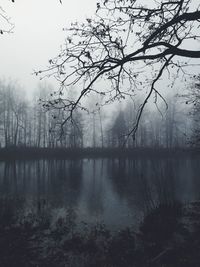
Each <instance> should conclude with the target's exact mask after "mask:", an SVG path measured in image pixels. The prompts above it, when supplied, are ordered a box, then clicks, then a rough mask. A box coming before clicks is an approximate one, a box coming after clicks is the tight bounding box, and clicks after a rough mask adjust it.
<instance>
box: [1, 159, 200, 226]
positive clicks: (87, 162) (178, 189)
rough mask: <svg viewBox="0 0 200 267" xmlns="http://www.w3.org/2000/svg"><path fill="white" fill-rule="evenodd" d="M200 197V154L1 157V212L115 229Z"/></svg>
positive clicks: (131, 224) (134, 223)
mask: <svg viewBox="0 0 200 267" xmlns="http://www.w3.org/2000/svg"><path fill="white" fill-rule="evenodd" d="M198 199H200V157H197V156H195V157H192V158H189V157H182V158H175V157H174V158H158V157H157V158H154V159H147V158H137V159H83V160H55V159H54V160H52V159H51V160H45V159H44V160H32V161H31V160H29V161H28V160H27V161H22V160H21V161H12V162H10V161H7V162H3V161H2V162H0V205H1V212H2V211H3V210H6V211H9V212H10V213H11V214H12V213H13V214H14V213H15V214H16V213H17V214H18V215H19V214H21V215H26V214H28V213H29V212H33V213H41V212H43V211H45V212H48V213H50V214H51V215H53V216H52V217H53V218H54V219H55V220H56V219H57V218H58V217H59V216H63V214H65V212H66V210H69V209H72V210H73V211H75V214H76V220H77V221H78V222H79V221H85V222H87V223H98V222H101V223H105V224H106V226H107V227H109V228H110V229H118V228H122V227H126V226H133V227H137V225H138V223H139V222H140V220H141V218H142V217H143V216H144V214H146V213H147V212H148V210H150V209H151V208H153V207H155V206H156V205H158V204H159V203H165V202H171V201H179V202H183V203H185V202H186V203H187V202H189V201H193V200H198Z"/></svg>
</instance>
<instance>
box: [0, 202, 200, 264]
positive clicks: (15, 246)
mask: <svg viewBox="0 0 200 267" xmlns="http://www.w3.org/2000/svg"><path fill="white" fill-rule="evenodd" d="M4 201H5V200H1V210H0V212H1V219H0V266H4V267H7V266H9V267H10V266H13V267H18V266H27V267H28V266H38V267H40V266H41V267H42V266H55V267H56V266H58V267H59V266H73V267H75V266H85V267H86V266H87V267H90V266H99V267H104V266H110V267H114V266H116V267H124V266H130V267H133V266H137V267H139V266H141V267H142V266H144V267H146V266H152V267H153V266H154V267H155V266H156V267H157V266H158V267H160V266H165V267H172V266H174V267H179V266H180V267H189V266H193V267H197V266H199V260H200V258H199V257H200V256H199V253H198V251H199V248H200V240H199V234H200V233H199V231H200V224H199V216H200V213H199V212H200V206H199V202H195V203H192V204H191V205H190V206H182V205H181V204H179V203H168V204H160V205H158V206H157V207H155V208H154V209H153V210H150V211H149V212H148V214H147V215H146V216H145V217H144V219H143V221H142V222H141V225H140V227H139V229H138V230H137V231H133V229H131V228H126V229H122V230H120V231H117V232H111V231H110V230H108V229H106V227H105V226H104V225H102V224H98V225H93V226H91V225H87V224H85V223H84V222H82V223H79V224H77V223H76V214H75V213H74V211H73V210H71V209H69V210H67V213H66V215H65V216H63V217H60V218H57V219H56V220H54V222H53V218H52V217H51V215H50V214H49V213H48V211H45V210H37V212H36V213H33V212H29V213H27V214H26V215H23V216H19V215H17V214H12V213H11V212H10V210H9V205H8V203H7V205H5V203H4ZM12 204H13V203H12V200H10V205H12ZM5 206H6V208H5ZM188 219H190V222H189V223H188Z"/></svg>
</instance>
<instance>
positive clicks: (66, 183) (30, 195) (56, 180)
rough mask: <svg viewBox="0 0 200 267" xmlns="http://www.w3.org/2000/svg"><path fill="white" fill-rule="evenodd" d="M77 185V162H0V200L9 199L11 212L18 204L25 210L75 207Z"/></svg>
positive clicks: (79, 177) (79, 163)
mask: <svg viewBox="0 0 200 267" xmlns="http://www.w3.org/2000/svg"><path fill="white" fill-rule="evenodd" d="M81 183H82V161H81V160H76V161H66V160H37V161H6V162H1V163H0V193H1V199H2V198H4V199H7V200H8V199H12V202H13V204H12V205H11V209H12V208H13V210H14V209H15V208H16V207H15V203H19V202H20V203H21V206H22V203H23V206H24V207H26V209H27V208H28V206H29V208H30V207H32V208H33V209H38V210H41V209H45V208H49V207H51V208H57V207H69V206H72V207H73V208H75V207H76V206H77V204H78V202H79V197H80V191H81V187H82V186H81ZM22 200H23V201H22ZM5 205H7V204H5ZM12 206H13V207H12ZM18 208H19V207H18ZM21 208H22V207H21ZM24 209H25V208H24Z"/></svg>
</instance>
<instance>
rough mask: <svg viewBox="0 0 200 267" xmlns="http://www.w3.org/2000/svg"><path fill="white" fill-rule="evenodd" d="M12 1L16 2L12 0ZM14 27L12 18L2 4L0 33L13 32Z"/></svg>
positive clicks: (0, 8)
mask: <svg viewBox="0 0 200 267" xmlns="http://www.w3.org/2000/svg"><path fill="white" fill-rule="evenodd" d="M11 2H15V1H14V0H11ZM13 28H14V24H13V23H12V22H11V18H10V17H9V16H8V15H7V13H6V11H5V10H4V8H3V7H2V6H1V5H0V34H4V33H11V32H12V30H13Z"/></svg>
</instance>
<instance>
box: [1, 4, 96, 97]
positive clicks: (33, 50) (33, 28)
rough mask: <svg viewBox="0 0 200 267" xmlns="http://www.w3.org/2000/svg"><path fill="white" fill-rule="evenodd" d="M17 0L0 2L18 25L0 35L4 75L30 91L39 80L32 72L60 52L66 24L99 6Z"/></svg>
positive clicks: (2, 71)
mask: <svg viewBox="0 0 200 267" xmlns="http://www.w3.org/2000/svg"><path fill="white" fill-rule="evenodd" d="M62 2H63V4H62V5H61V4H60V3H59V0H51V1H49V0H42V1H41V0H28V1H27V0H16V1H15V3H12V2H11V1H8V0H7V1H2V0H1V1H0V6H2V7H3V8H4V10H5V11H6V12H7V14H8V15H9V16H10V17H11V19H12V22H13V23H14V24H15V28H14V33H12V34H9V35H6V34H4V35H1V36H0V59H1V64H0V78H2V77H5V78H12V79H17V80H18V81H19V83H20V84H21V85H22V87H24V89H25V90H26V91H27V93H28V94H29V95H30V93H29V92H32V91H33V90H34V89H35V88H36V87H37V83H38V79H37V78H36V77H35V76H34V75H31V73H33V70H34V69H37V70H38V69H42V68H45V67H46V66H47V65H48V60H49V59H50V58H52V57H54V56H56V55H57V54H58V53H59V49H60V45H62V44H63V43H64V39H65V37H66V32H63V31H62V29H63V27H66V26H69V25H70V22H72V21H75V20H84V19H85V18H86V17H87V16H90V15H92V14H93V13H94V12H95V9H96V0H84V1H83V0H63V1H62Z"/></svg>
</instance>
